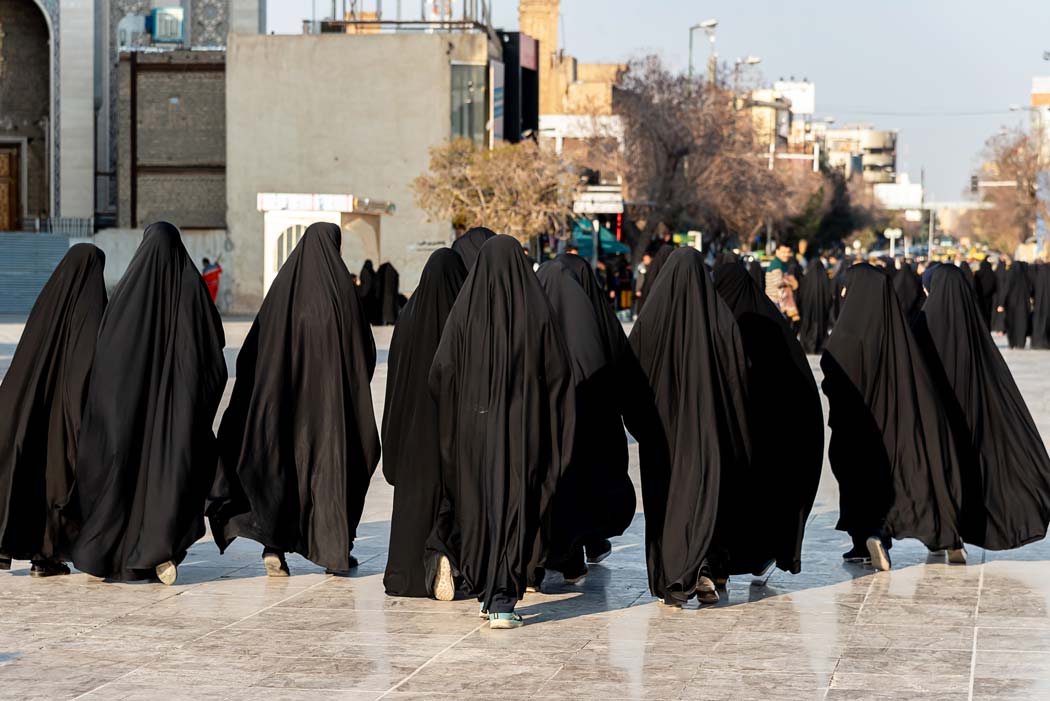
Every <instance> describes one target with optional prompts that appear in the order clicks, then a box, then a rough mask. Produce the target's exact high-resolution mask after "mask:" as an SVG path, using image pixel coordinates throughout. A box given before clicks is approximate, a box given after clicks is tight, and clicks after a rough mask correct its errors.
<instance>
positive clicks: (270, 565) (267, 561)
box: [263, 550, 289, 577]
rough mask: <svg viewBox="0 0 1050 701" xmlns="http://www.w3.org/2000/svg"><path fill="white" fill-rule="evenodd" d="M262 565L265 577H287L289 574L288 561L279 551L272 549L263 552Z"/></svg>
mask: <svg viewBox="0 0 1050 701" xmlns="http://www.w3.org/2000/svg"><path fill="white" fill-rule="evenodd" d="M263 565H264V566H265V567H266V576H267V577H287V576H288V574H289V572H288V563H287V562H286V561H285V559H284V555H282V554H281V553H278V552H274V551H272V550H268V551H266V552H264V553H263Z"/></svg>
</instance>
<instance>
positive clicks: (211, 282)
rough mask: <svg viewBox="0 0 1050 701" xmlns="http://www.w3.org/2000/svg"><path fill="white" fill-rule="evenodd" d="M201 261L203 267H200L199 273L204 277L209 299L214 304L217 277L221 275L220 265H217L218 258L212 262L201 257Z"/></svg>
mask: <svg viewBox="0 0 1050 701" xmlns="http://www.w3.org/2000/svg"><path fill="white" fill-rule="evenodd" d="M201 263H203V264H204V267H203V268H201V275H202V276H203V277H204V284H205V285H207V286H208V294H210V295H211V301H212V304H214V303H215V299H216V298H217V297H218V295H219V278H220V277H221V276H222V266H221V265H219V261H218V260H216V261H215V262H214V263H213V262H212V261H210V260H208V259H207V258H205V259H203V260H202V261H201Z"/></svg>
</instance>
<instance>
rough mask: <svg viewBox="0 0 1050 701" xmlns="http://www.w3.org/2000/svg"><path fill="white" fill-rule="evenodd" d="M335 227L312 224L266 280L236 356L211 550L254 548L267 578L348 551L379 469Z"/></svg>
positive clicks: (360, 337)
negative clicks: (293, 559)
mask: <svg viewBox="0 0 1050 701" xmlns="http://www.w3.org/2000/svg"><path fill="white" fill-rule="evenodd" d="M341 244H342V231H341V229H340V228H339V226H337V225H336V224H329V223H315V224H311V225H310V226H309V227H308V228H307V229H306V232H305V233H304V234H303V237H302V239H300V240H299V243H298V244H296V246H295V249H294V250H293V251H292V253H291V255H290V256H288V260H287V261H286V262H285V264H284V265H283V266H282V267H281V269H280V271H278V273H277V277H276V278H274V281H273V284H272V285H271V286H270V290H269V291H268V292H267V293H266V298H265V299H264V300H263V303H262V307H261V308H260V309H259V313H258V315H257V316H256V317H255V321H254V323H253V324H252V327H251V330H249V332H248V336H247V338H245V340H244V345H243V346H242V347H241V351H240V353H238V355H237V380H236V382H235V384H234V386H233V393H232V396H231V397H230V405H229V407H228V408H227V409H226V411H225V413H223V416H222V423H221V424H220V425H219V436H218V442H219V457H220V459H219V469H218V471H217V472H216V474H215V481H214V484H212V488H211V495H210V496H209V499H208V506H207V513H208V517H209V519H210V521H211V530H212V535H213V536H214V538H215V544H216V545H218V546H219V549H220V550H221V551H225V550H226V548H227V547H228V546H229V544H230V543H231V542H232V541H233V539H234V538H237V537H245V538H250V539H252V540H254V541H256V542H257V543H259V544H261V545H262V546H263V563H264V564H265V566H266V573H267V574H268V575H269V576H271V577H286V576H288V573H289V572H288V565H287V562H286V560H285V553H288V552H295V553H298V554H300V555H302V556H303V557H305V558H306V559H308V560H310V561H311V562H313V563H316V564H318V565H320V566H321V567H324V568H325V569H326V570H327V571H328V572H330V573H337V572H346V571H349V570H351V569H353V568H354V567H356V566H357V560H356V558H355V557H354V556H353V555H351V554H350V553H351V550H352V549H353V546H354V539H355V537H356V535H357V526H358V523H359V522H360V520H361V513H362V510H363V509H364V503H365V493H366V492H367V490H368V485H369V482H370V481H371V478H372V474H373V472H374V471H375V468H376V465H377V464H378V463H379V433H378V431H377V430H376V424H375V415H374V414H373V409H372V392H371V388H370V382H371V380H372V373H373V372H374V371H375V363H376V350H375V341H374V340H373V338H372V330H371V328H370V327H369V325H368V321H367V320H366V319H365V315H364V312H363V309H362V304H361V301H360V300H359V299H358V296H357V293H356V290H355V289H354V284H353V282H352V281H351V280H350V272H349V271H348V270H347V269H346V266H345V265H344V264H343V261H342V259H341V256H340V247H341Z"/></svg>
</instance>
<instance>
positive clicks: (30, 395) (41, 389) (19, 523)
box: [0, 243, 106, 577]
mask: <svg viewBox="0 0 1050 701" xmlns="http://www.w3.org/2000/svg"><path fill="white" fill-rule="evenodd" d="M105 261H106V256H105V255H103V253H102V251H101V250H99V249H98V248H96V247H95V246H92V245H91V244H89V243H78V244H77V245H75V246H72V247H71V248H70V249H69V251H67V252H66V255H65V257H64V258H62V261H61V262H60V263H59V264H58V267H56V268H55V271H54V272H53V273H52V274H51V277H50V279H48V281H47V284H46V285H44V289H43V290H41V291H40V295H39V296H38V297H37V300H36V303H35V304H34V305H33V309H32V311H30V312H29V318H28V319H27V320H26V323H25V328H24V329H23V331H22V337H21V338H20V339H19V341H18V347H17V348H16V349H15V354H14V357H13V358H12V359H11V367H10V368H9V369H8V371H7V374H6V375H5V376H4V381H3V384H0V416H2V417H3V421H0V569H4V570H6V569H10V568H11V559H12V558H16V559H19V560H30V561H31V567H30V570H29V575H30V576H31V577H50V576H52V575H61V574H69V568H68V567H66V565H65V563H63V562H62V560H63V559H65V556H66V553H67V552H68V549H69V546H70V545H72V543H73V541H74V540H75V539H76V533H77V527H78V523H77V518H76V514H75V513H74V512H75V511H76V510H75V508H71V506H72V505H71V504H69V502H68V499H69V495H70V493H71V492H72V490H73V485H74V480H75V478H76V472H75V467H76V456H77V439H78V435H79V431H80V424H81V421H82V419H83V415H84V402H85V401H86V400H87V392H88V386H89V384H88V380H89V378H90V376H91V364H92V362H93V360H94V357H95V339H96V337H97V336H98V329H99V326H100V324H101V323H102V313H103V312H104V311H105V309H106V283H105V280H104V279H103V268H104V267H105Z"/></svg>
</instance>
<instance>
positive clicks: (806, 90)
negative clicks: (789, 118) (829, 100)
mask: <svg viewBox="0 0 1050 701" xmlns="http://www.w3.org/2000/svg"><path fill="white" fill-rule="evenodd" d="M773 90H775V91H776V92H777V93H779V94H780V95H781V97H786V98H787V99H789V100H791V113H792V114H813V113H814V112H816V111H817V86H816V84H815V83H811V82H810V81H808V80H778V81H777V82H775V83H773Z"/></svg>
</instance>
